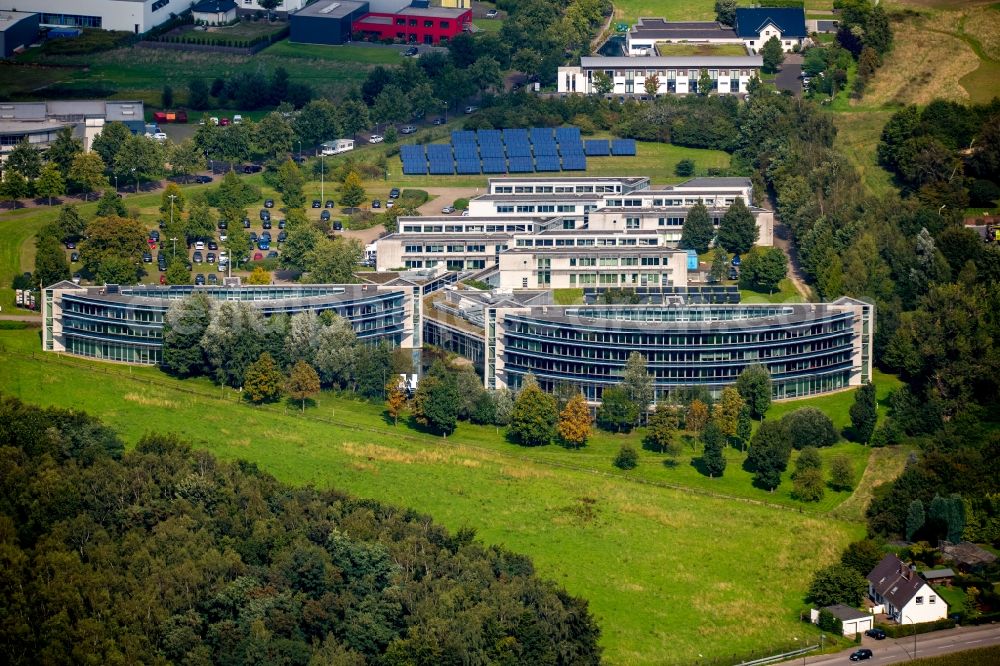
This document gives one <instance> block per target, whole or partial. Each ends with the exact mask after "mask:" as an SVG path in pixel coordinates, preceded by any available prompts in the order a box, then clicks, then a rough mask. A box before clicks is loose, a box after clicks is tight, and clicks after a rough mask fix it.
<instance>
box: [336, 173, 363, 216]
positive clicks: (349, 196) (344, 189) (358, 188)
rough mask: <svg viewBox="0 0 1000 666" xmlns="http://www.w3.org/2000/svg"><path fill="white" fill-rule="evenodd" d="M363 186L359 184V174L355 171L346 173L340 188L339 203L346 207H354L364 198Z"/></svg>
mask: <svg viewBox="0 0 1000 666" xmlns="http://www.w3.org/2000/svg"><path fill="white" fill-rule="evenodd" d="M365 196H366V195H365V188H364V186H363V185H362V184H361V176H359V175H358V173H357V172H356V171H352V172H350V173H349V174H347V178H346V179H345V180H344V184H343V185H342V186H341V188H340V203H341V205H343V206H345V207H347V208H356V207H357V206H360V205H361V203H362V202H363V201H364V200H365Z"/></svg>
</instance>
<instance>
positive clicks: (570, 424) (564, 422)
mask: <svg viewBox="0 0 1000 666" xmlns="http://www.w3.org/2000/svg"><path fill="white" fill-rule="evenodd" d="M557 430H558V432H559V438H560V439H562V441H563V442H564V443H565V444H566V445H567V446H572V447H573V448H574V449H578V448H580V447H581V446H583V445H584V444H586V443H587V438H588V437H589V436H590V408H589V407H588V406H587V401H586V400H584V398H583V394H581V393H577V394H576V395H574V396H573V397H572V398H570V400H569V402H568V403H566V408H565V409H563V410H562V413H560V414H559V424H558V427H557Z"/></svg>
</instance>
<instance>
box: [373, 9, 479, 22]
mask: <svg viewBox="0 0 1000 666" xmlns="http://www.w3.org/2000/svg"><path fill="white" fill-rule="evenodd" d="M373 11H374V10H373ZM468 12H469V10H468V9H458V8H457V7H404V8H403V9H400V10H399V11H397V12H395V13H396V14H400V15H402V16H430V17H433V18H443V19H457V18H460V17H462V16H463V15H465V14H467V13H468Z"/></svg>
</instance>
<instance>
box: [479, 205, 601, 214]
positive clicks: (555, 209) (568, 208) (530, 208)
mask: <svg viewBox="0 0 1000 666" xmlns="http://www.w3.org/2000/svg"><path fill="white" fill-rule="evenodd" d="M593 208H595V207H594V206H591V208H590V209H591V210H592V209H593ZM496 210H497V213H515V212H517V213H575V212H576V206H573V205H570V204H559V205H555V204H539V205H533V204H522V205H517V206H514V205H512V204H497V207H496ZM584 210H585V211H586V210H587V209H586V208H584Z"/></svg>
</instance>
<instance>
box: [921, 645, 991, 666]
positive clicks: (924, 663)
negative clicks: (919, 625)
mask: <svg viewBox="0 0 1000 666" xmlns="http://www.w3.org/2000/svg"><path fill="white" fill-rule="evenodd" d="M906 663H908V664H910V666H986V665H987V664H1000V646H996V645H994V646H991V647H984V648H976V649H974V650H965V651H964V652H956V653H954V654H943V655H940V656H938V657H924V658H923V659H915V660H913V661H908V662H906Z"/></svg>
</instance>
